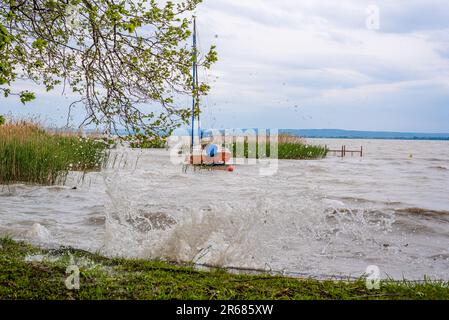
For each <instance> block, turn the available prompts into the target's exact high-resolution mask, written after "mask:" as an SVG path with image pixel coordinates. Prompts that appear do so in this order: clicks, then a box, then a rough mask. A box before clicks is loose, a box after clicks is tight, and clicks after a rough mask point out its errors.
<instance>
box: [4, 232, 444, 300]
mask: <svg viewBox="0 0 449 320" xmlns="http://www.w3.org/2000/svg"><path fill="white" fill-rule="evenodd" d="M73 262H74V263H75V264H76V265H78V266H79V269H80V288H79V290H68V289H67V288H66V286H65V282H64V281H65V279H66V278H67V277H68V274H66V269H67V267H68V266H69V265H70V264H71V263H73ZM69 274H70V273H69ZM1 299H194V300H205V299H207V300H209V299H223V300H228V299H242V300H248V299H261V300H267V299H269V300H291V299H449V290H448V283H437V282H429V281H427V282H423V283H415V282H406V281H401V282H391V281H384V282H382V283H381V287H380V289H379V290H368V289H367V287H366V284H365V281H364V280H363V279H360V280H357V281H341V280H339V281H319V280H313V279H294V278H288V277H281V276H270V275H236V274H231V273H228V272H226V271H224V270H215V271H198V270H196V269H194V268H193V267H192V266H180V265H173V264H168V263H165V262H155V261H145V260H126V259H109V258H105V257H102V256H100V255H97V254H92V253H88V252H85V251H79V250H74V249H60V250H50V251H49V250H43V249H40V248H37V247H34V246H31V245H28V244H25V243H22V242H15V241H13V240H11V239H0V300H1Z"/></svg>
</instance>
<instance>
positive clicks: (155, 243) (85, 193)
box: [0, 140, 449, 280]
mask: <svg viewBox="0 0 449 320" xmlns="http://www.w3.org/2000/svg"><path fill="white" fill-rule="evenodd" d="M310 142H313V143H318V144H327V145H328V146H331V147H333V148H337V149H338V148H341V146H342V145H343V144H345V145H347V149H350V148H354V149H359V148H360V146H361V145H363V146H364V149H365V152H366V154H365V157H363V158H360V157H355V156H354V157H347V158H344V159H341V158H338V157H333V156H330V157H328V158H327V159H324V160H320V161H281V162H280V163H279V170H278V173H277V174H276V175H274V176H268V177H267V176H260V175H259V168H258V167H255V166H246V165H243V166H237V168H236V171H235V172H233V173H228V172H221V171H218V172H208V171H201V172H196V173H194V172H192V171H189V172H187V173H183V172H182V169H181V167H180V166H175V165H172V164H171V163H170V162H169V158H168V157H169V155H168V153H167V152H166V151H163V150H147V151H144V152H141V151H130V150H129V151H127V152H126V156H125V157H124V158H119V159H118V160H122V161H121V163H122V164H124V163H125V161H126V165H125V166H124V168H122V169H115V170H106V171H105V172H103V173H91V174H88V175H87V176H86V177H85V178H84V180H82V179H81V177H80V176H79V175H77V174H72V175H71V176H70V178H69V181H68V183H67V186H65V187H34V186H25V185H14V186H9V187H6V186H4V187H0V235H11V236H13V237H14V238H17V239H26V240H28V241H31V242H33V243H37V244H40V245H46V246H59V245H66V246H73V247H77V248H82V249H88V250H92V251H97V250H100V251H101V252H103V253H104V254H107V255H111V256H114V255H120V256H127V257H143V258H167V259H170V260H177V261H194V262H196V263H198V264H211V265H220V266H233V267H240V268H258V269H265V270H276V271H282V272H286V273H291V274H304V275H312V276H318V277H320V276H331V275H342V276H360V275H362V274H363V273H364V272H365V270H366V268H367V266H369V265H377V266H378V267H379V268H380V270H381V272H382V276H384V277H386V276H391V277H394V278H398V279H401V278H402V277H406V278H407V279H423V277H424V275H427V276H430V277H432V278H438V279H445V280H448V279H449V196H448V195H449V142H447V141H441V142H440V141H432V142H430V141H386V140H346V141H345V140H311V141H310ZM136 159H138V161H137V165H135V164H136ZM118 162H120V161H118ZM118 162H117V163H118ZM117 163H116V166H115V167H116V168H117ZM74 186H76V187H77V189H76V190H73V189H72V187H74Z"/></svg>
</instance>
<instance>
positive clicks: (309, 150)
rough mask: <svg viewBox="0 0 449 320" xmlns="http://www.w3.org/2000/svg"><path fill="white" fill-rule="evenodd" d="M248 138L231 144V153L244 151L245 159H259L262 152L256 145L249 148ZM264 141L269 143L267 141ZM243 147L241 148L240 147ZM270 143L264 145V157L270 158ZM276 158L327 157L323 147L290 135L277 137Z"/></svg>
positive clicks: (304, 158) (306, 158)
mask: <svg viewBox="0 0 449 320" xmlns="http://www.w3.org/2000/svg"><path fill="white" fill-rule="evenodd" d="M249 140H250V138H247V139H245V142H233V146H232V147H233V152H234V154H238V153H239V152H238V151H239V150H240V153H241V150H244V157H245V158H257V159H258V158H259V156H260V155H261V154H262V152H259V146H258V144H257V143H254V142H255V141H251V142H252V146H253V147H249ZM266 141H269V139H267V140H266ZM242 145H243V146H242ZM270 149H271V145H270V142H268V143H267V144H266V153H265V154H266V156H267V157H270ZM277 149H278V156H277V158H278V159H280V160H315V159H322V158H325V157H326V156H327V153H328V149H327V148H326V147H323V146H318V145H310V144H307V142H306V140H304V139H303V138H301V137H295V136H290V135H279V137H278V140H277Z"/></svg>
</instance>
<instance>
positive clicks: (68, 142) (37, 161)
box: [0, 121, 108, 185]
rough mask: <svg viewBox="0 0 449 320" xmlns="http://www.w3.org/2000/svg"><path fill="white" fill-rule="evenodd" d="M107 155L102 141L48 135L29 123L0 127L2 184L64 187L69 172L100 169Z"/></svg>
mask: <svg viewBox="0 0 449 320" xmlns="http://www.w3.org/2000/svg"><path fill="white" fill-rule="evenodd" d="M107 155H108V152H107V144H106V143H104V142H102V141H100V140H94V139H91V138H83V137H81V136H79V135H76V134H73V133H56V132H53V133H52V132H48V131H45V130H44V129H43V128H42V127H41V126H40V125H38V124H36V123H33V122H27V121H16V122H9V123H6V124H3V125H1V126H0V184H8V183H16V182H22V183H37V184H42V185H53V184H63V183H64V182H65V179H66V177H67V174H68V172H69V171H70V170H73V171H91V170H99V169H101V167H102V165H103V164H104V163H105V161H106V158H107Z"/></svg>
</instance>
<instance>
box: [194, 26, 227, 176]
mask: <svg viewBox="0 0 449 320" xmlns="http://www.w3.org/2000/svg"><path fill="white" fill-rule="evenodd" d="M192 73H193V81H192V82H193V87H192V100H193V101H192V128H191V141H190V154H189V155H188V157H187V159H186V162H187V164H189V165H192V166H204V167H207V168H211V169H221V170H228V171H233V170H234V168H233V167H232V166H231V165H228V164H227V163H228V162H229V161H230V159H231V157H232V153H231V152H230V151H229V150H228V149H227V148H225V147H223V146H222V145H219V144H213V143H209V141H208V139H203V133H202V130H201V122H200V112H199V103H200V100H199V95H198V92H197V91H196V89H197V88H198V49H197V26H196V17H193V67H192ZM195 120H196V121H197V125H198V137H197V138H198V139H197V140H198V143H197V144H196V143H195V140H196V139H195Z"/></svg>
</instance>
